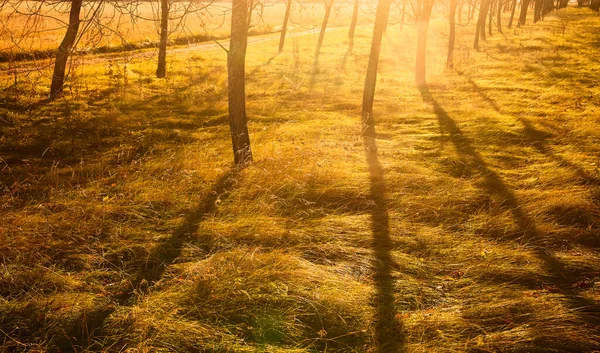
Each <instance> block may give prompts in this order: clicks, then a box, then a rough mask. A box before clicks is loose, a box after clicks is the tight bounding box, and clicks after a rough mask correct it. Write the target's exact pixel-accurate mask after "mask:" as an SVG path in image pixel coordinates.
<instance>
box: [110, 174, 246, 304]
mask: <svg viewBox="0 0 600 353" xmlns="http://www.w3.org/2000/svg"><path fill="white" fill-rule="evenodd" d="M238 175H239V171H238V169H235V168H234V169H231V170H230V171H228V172H226V173H225V174H223V175H222V176H221V177H220V178H219V179H218V180H217V181H216V182H215V184H214V185H213V187H212V188H211V190H210V191H209V192H208V194H207V196H206V198H205V199H204V200H203V201H202V202H201V203H200V204H199V205H198V207H197V208H196V209H195V210H193V211H192V212H190V213H189V214H188V215H187V216H186V218H185V220H184V221H183V223H181V225H180V226H179V227H178V228H177V229H176V230H175V231H174V232H173V233H172V234H171V236H170V237H169V238H167V239H166V240H164V241H163V242H162V243H160V244H159V245H157V246H156V247H155V248H154V249H153V250H152V251H151V252H150V254H149V255H148V259H147V260H146V262H145V264H144V267H143V268H142V269H141V270H140V271H139V273H138V274H137V275H136V276H135V278H134V279H133V280H132V281H131V286H130V290H129V291H126V292H125V293H124V294H123V295H121V296H118V297H117V300H118V302H119V303H120V304H121V305H127V304H131V303H132V301H134V299H135V295H136V294H142V293H145V292H146V291H147V290H148V289H149V288H150V287H152V285H153V284H154V283H156V282H157V281H159V280H160V279H161V277H162V275H163V274H164V272H165V271H166V270H167V268H168V267H169V265H171V264H172V263H173V262H174V261H175V260H176V259H177V258H178V257H179V256H180V255H181V250H182V247H183V245H184V242H185V241H186V240H187V239H189V238H190V236H191V235H192V234H194V233H196V232H197V231H198V228H199V226H200V223H201V222H202V220H203V219H204V217H205V216H206V215H207V214H209V213H211V212H212V211H213V210H214V208H215V205H216V203H217V201H220V200H224V199H225V198H227V197H228V196H229V193H230V192H231V190H232V189H233V187H234V185H235V183H237V179H236V177H237V176H238ZM203 240H204V241H205V243H204V244H201V246H200V248H202V250H203V251H204V252H205V253H209V252H211V250H212V244H211V241H210V239H203Z"/></svg>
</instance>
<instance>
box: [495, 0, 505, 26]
mask: <svg viewBox="0 0 600 353" xmlns="http://www.w3.org/2000/svg"><path fill="white" fill-rule="evenodd" d="M501 1H502V0H498V12H497V13H496V28H497V29H498V33H502V11H501V10H502V8H503V7H504V5H503V4H501Z"/></svg>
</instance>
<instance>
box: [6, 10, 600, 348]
mask: <svg viewBox="0 0 600 353" xmlns="http://www.w3.org/2000/svg"><path fill="white" fill-rule="evenodd" d="M446 26H447V24H446V20H445V19H444V18H443V16H439V17H438V18H437V19H436V20H435V21H434V23H433V24H432V31H431V33H430V38H429V51H428V54H429V64H428V70H429V74H428V82H429V84H428V86H425V87H416V86H415V85H414V83H413V82H414V71H413V67H414V56H415V55H414V54H415V38H416V34H415V33H416V29H415V28H414V26H413V25H406V26H405V27H404V28H403V30H402V31H400V28H399V25H398V24H397V23H393V24H391V25H390V26H389V28H388V30H387V33H386V36H385V38H384V44H383V53H382V57H381V65H380V70H379V71H380V74H379V80H378V83H377V91H376V96H375V112H374V114H375V121H376V132H377V136H376V138H375V139H372V138H368V137H364V136H363V134H362V132H361V128H362V126H361V121H360V102H361V98H362V84H363V80H364V74H365V69H366V66H367V61H368V49H369V46H370V35H371V30H372V29H371V28H370V27H369V26H361V27H360V28H359V30H358V32H357V39H356V43H355V46H354V51H353V53H347V52H346V48H347V42H346V30H345V29H344V28H339V29H336V30H332V31H330V32H328V33H327V35H326V39H325V40H326V43H325V45H324V46H323V51H322V53H321V56H320V60H319V62H318V63H316V64H315V63H314V62H313V57H312V54H313V50H314V43H315V39H316V35H315V34H310V35H306V36H297V37H294V38H290V40H288V42H287V44H286V50H285V51H284V52H283V53H280V54H277V47H276V46H277V41H266V42H262V43H260V44H257V45H251V46H250V47H249V53H248V63H247V68H248V70H247V72H248V74H247V77H248V88H247V93H248V114H249V120H250V123H249V130H250V135H251V142H252V148H253V153H254V157H255V161H254V163H253V164H252V165H250V166H249V167H248V168H246V169H244V170H236V169H235V168H233V167H232V160H233V158H232V157H233V156H232V151H231V146H230V137H229V126H228V123H227V110H226V106H227V105H226V85H225V83H226V76H225V55H224V52H223V51H222V49H220V48H214V49H210V50H206V51H197V52H196V51H193V50H191V51H182V52H178V53H177V54H176V55H171V56H169V57H168V69H167V70H168V75H169V77H168V79H166V80H159V79H155V78H153V72H154V69H155V67H154V65H155V62H153V61H151V60H149V59H148V58H147V57H144V56H141V57H140V58H139V59H136V57H135V56H134V57H133V59H130V58H127V59H128V60H121V59H119V58H118V57H116V58H115V57H112V58H108V59H107V60H99V61H94V60H93V59H92V58H90V57H87V56H82V57H79V58H78V60H76V61H74V63H75V67H74V68H73V69H72V75H71V79H70V81H69V83H68V86H67V89H66V95H65V96H64V97H63V98H60V99H57V100H55V101H54V102H50V103H48V102H45V101H43V99H44V98H45V96H46V95H47V93H48V91H47V90H48V88H47V85H48V79H47V77H45V76H44V75H43V73H44V72H43V71H42V75H40V76H36V75H35V74H30V75H29V76H27V77H24V76H19V77H17V83H14V82H13V81H14V77H13V76H7V73H6V71H3V73H4V74H3V77H2V79H3V80H4V81H2V82H4V87H5V88H4V90H3V95H2V98H1V99H2V100H1V105H0V156H1V157H2V159H0V163H1V165H2V167H1V168H2V170H1V172H0V180H1V181H2V184H3V191H2V192H3V193H2V198H1V199H0V201H1V204H0V207H1V208H0V212H1V219H2V222H1V223H0V254H1V255H0V257H1V259H2V262H1V265H0V330H1V331H0V334H2V337H3V338H2V340H0V342H2V343H1V344H2V347H3V348H2V349H4V350H6V351H36V352H37V351H50V352H52V351H64V352H67V351H75V352H83V351H110V352H112V351H127V352H137V351H139V352H154V351H161V352H162V351H165V352H166V351H174V352H286V353H291V352H317V351H319V352H321V351H328V352H395V351H397V352H401V351H405V352H462V351H469V352H499V351H501V352H593V351H595V350H600V329H599V327H600V326H599V325H600V303H599V300H600V283H599V282H600V261H599V260H600V254H599V251H598V246H599V245H600V239H599V238H598V237H599V234H600V229H599V225H600V204H599V202H600V189H599V186H600V171H599V169H598V165H599V163H600V158H599V156H600V144H599V143H598V142H599V141H600V129H599V128H598V126H600V111H599V110H600V108H599V107H600V87H598V84H597V83H598V82H600V64H599V63H598V61H597V59H596V58H597V57H598V51H599V50H600V47H599V43H600V18H599V17H597V16H594V15H593V13H592V12H591V11H589V10H587V9H575V8H568V9H565V10H561V11H558V12H556V13H555V14H554V15H552V16H549V17H547V18H546V19H545V20H544V21H543V22H539V23H536V24H529V25H527V26H524V27H522V28H519V29H513V30H508V29H505V35H500V34H495V35H494V36H492V37H491V38H489V39H488V41H487V42H486V43H483V44H482V45H481V46H480V50H479V51H474V50H472V49H470V48H472V38H473V37H472V32H471V31H470V29H469V28H470V27H468V26H467V27H462V26H461V27H459V37H458V38H459V39H458V40H459V41H458V44H457V45H458V46H457V52H456V55H455V58H456V64H455V69H454V70H444V66H445V50H446V44H447V43H446V41H447V28H446ZM86 62H90V64H89V65H86ZM315 67H317V68H318V69H317V70H315Z"/></svg>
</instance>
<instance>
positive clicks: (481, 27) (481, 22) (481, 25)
mask: <svg viewBox="0 0 600 353" xmlns="http://www.w3.org/2000/svg"><path fill="white" fill-rule="evenodd" d="M488 2H489V0H481V2H480V3H479V16H478V18H477V24H476V25H475V44H474V47H475V49H479V39H480V38H482V39H484V40H485V18H486V11H485V9H486V7H487V3H488Z"/></svg>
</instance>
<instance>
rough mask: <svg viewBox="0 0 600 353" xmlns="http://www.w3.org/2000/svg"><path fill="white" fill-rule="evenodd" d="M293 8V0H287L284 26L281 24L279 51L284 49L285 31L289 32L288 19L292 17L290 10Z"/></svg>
mask: <svg viewBox="0 0 600 353" xmlns="http://www.w3.org/2000/svg"><path fill="white" fill-rule="evenodd" d="M291 8H292V0H288V1H287V6H286V8H285V16H284V17H283V26H281V37H279V52H280V53H281V52H282V51H283V45H284V44H285V32H287V25H288V20H289V19H290V10H291Z"/></svg>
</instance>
